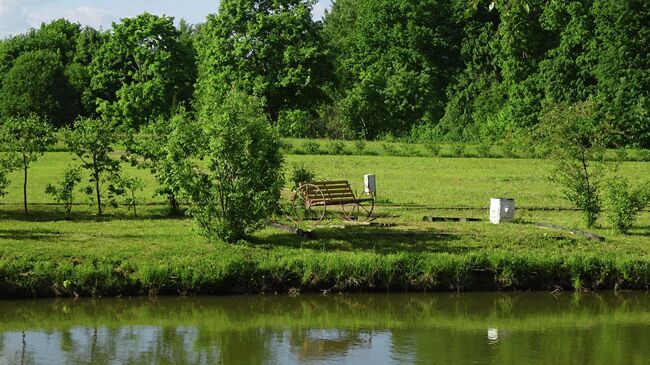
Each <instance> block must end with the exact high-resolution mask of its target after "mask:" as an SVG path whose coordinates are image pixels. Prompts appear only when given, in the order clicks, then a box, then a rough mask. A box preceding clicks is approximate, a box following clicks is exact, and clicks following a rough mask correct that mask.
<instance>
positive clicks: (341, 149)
mask: <svg viewBox="0 0 650 365" xmlns="http://www.w3.org/2000/svg"><path fill="white" fill-rule="evenodd" d="M327 147H328V149H329V152H330V154H331V155H344V154H345V144H344V143H343V142H341V141H330V142H329V144H328V145H327Z"/></svg>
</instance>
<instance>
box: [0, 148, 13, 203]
mask: <svg viewBox="0 0 650 365" xmlns="http://www.w3.org/2000/svg"><path fill="white" fill-rule="evenodd" d="M13 157H14V156H11V155H9V156H0V198H2V197H3V196H5V194H7V192H6V191H5V189H6V188H7V186H8V185H9V178H8V177H7V175H9V173H10V172H11V171H13V170H14V169H15V168H16V160H15V159H14V158H13Z"/></svg>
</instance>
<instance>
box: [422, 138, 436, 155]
mask: <svg viewBox="0 0 650 365" xmlns="http://www.w3.org/2000/svg"><path fill="white" fill-rule="evenodd" d="M424 148H426V149H427V151H429V153H431V154H432V155H433V156H440V145H439V144H438V143H436V142H434V141H431V140H429V141H426V142H425V143H424Z"/></svg>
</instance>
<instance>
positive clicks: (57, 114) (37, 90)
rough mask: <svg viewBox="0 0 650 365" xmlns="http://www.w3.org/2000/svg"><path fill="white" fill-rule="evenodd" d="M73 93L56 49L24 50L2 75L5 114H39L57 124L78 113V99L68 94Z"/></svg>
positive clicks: (1, 110)
mask: <svg viewBox="0 0 650 365" xmlns="http://www.w3.org/2000/svg"><path fill="white" fill-rule="evenodd" d="M70 93H71V87H70V84H69V83H68V80H67V79H66V77H65V74H64V72H63V66H62V64H61V59H60V57H59V56H58V55H57V54H56V53H54V52H52V51H45V50H44V51H30V52H25V53H23V54H21V55H20V56H19V57H18V58H17V59H16V61H15V63H14V65H13V67H12V68H11V70H9V72H8V73H7V74H6V75H5V77H4V78H3V82H2V89H1V90H0V113H1V114H2V115H3V116H5V117H8V116H28V115H30V114H37V115H40V116H43V117H44V118H46V119H48V120H49V121H51V122H53V123H54V124H55V125H64V124H66V123H68V122H70V121H72V120H73V119H74V117H75V115H76V113H77V101H76V100H75V99H74V98H70V97H69V95H70ZM72 94H73V92H72Z"/></svg>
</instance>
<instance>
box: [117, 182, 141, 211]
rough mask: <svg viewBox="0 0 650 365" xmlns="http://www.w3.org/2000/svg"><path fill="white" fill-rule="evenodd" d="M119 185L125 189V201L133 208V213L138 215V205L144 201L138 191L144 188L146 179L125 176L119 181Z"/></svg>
mask: <svg viewBox="0 0 650 365" xmlns="http://www.w3.org/2000/svg"><path fill="white" fill-rule="evenodd" d="M119 186H120V188H121V189H122V190H124V193H123V194H124V195H125V198H124V202H125V203H126V205H127V206H128V207H129V209H132V210H133V215H134V216H136V217H137V216H138V210H137V208H138V205H139V204H141V203H142V199H141V198H140V197H139V196H138V192H140V191H142V190H143V189H144V181H143V180H142V179H140V178H138V177H123V178H122V179H121V180H120V181H119Z"/></svg>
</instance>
